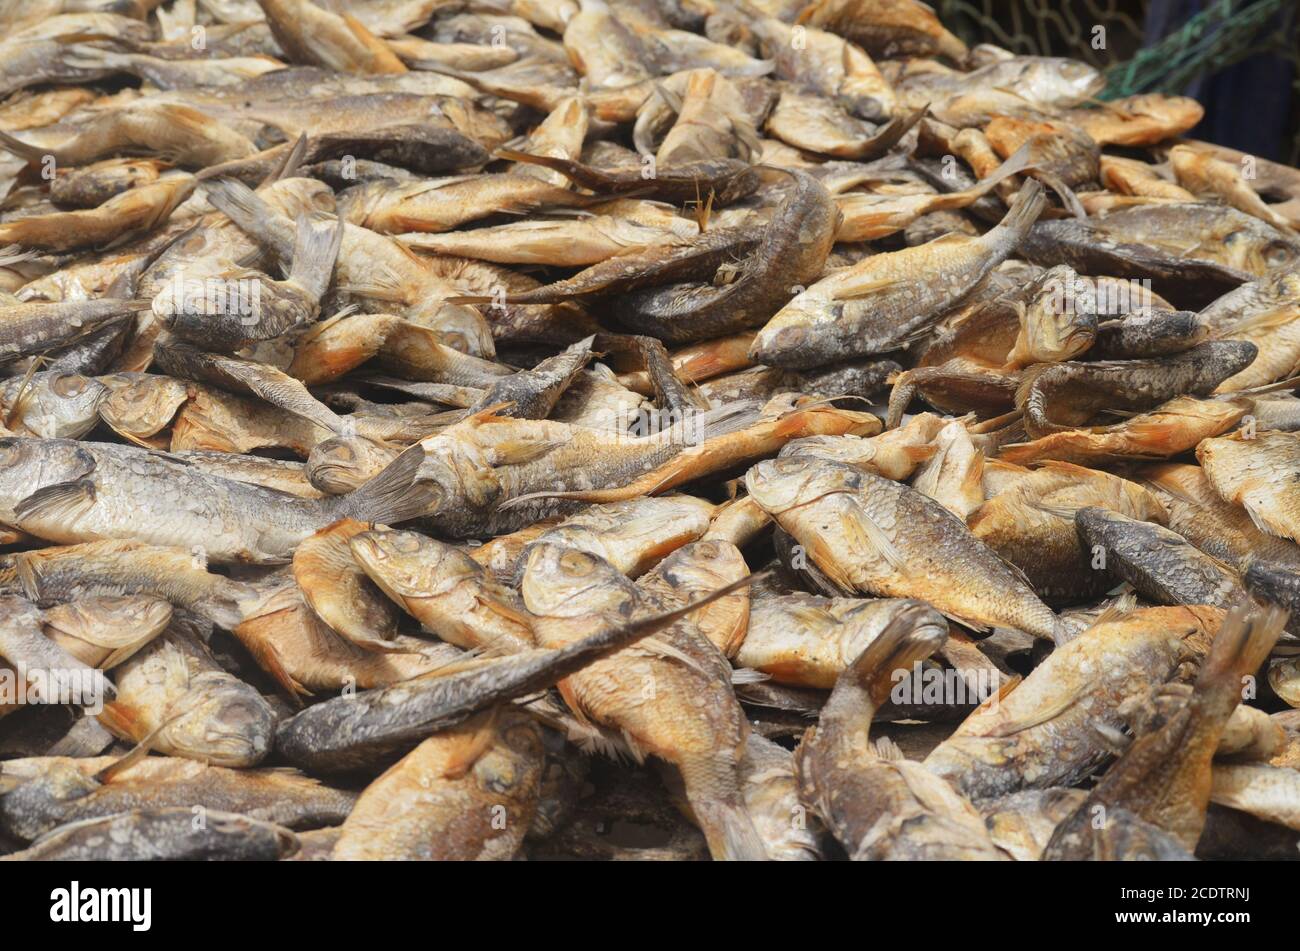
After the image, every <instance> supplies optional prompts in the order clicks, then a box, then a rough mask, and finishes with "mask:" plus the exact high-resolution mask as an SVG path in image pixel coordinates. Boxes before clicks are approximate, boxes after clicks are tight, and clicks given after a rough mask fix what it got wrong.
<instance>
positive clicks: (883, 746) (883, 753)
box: [875, 736, 907, 763]
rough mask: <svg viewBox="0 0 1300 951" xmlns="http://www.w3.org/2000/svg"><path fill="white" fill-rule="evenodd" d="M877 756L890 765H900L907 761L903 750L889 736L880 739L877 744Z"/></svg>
mask: <svg viewBox="0 0 1300 951" xmlns="http://www.w3.org/2000/svg"><path fill="white" fill-rule="evenodd" d="M875 748H876V755H877V756H878V757H880V758H881V759H883V760H885V761H886V762H889V763H900V762H902V761H903V760H905V759H907V756H906V755H905V754H904V753H903V748H902V747H901V746H899V745H898V744H897V743H895V742H894V741H893V740H891V739H890V738H889V737H887V736H882V737H879V738H878V739H877V740H876V742H875Z"/></svg>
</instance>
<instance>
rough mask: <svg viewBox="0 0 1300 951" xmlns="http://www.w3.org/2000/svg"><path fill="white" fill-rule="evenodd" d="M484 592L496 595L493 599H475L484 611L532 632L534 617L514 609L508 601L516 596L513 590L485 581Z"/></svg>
mask: <svg viewBox="0 0 1300 951" xmlns="http://www.w3.org/2000/svg"><path fill="white" fill-rule="evenodd" d="M483 590H484V591H485V592H486V593H489V594H493V595H494V596H493V597H487V598H483V597H479V598H475V600H476V601H477V602H478V603H479V604H481V605H482V606H483V607H484V609H486V610H488V611H491V612H492V613H493V614H495V615H497V616H498V617H502V618H505V619H506V620H507V621H513V622H514V623H516V624H522V625H523V626H524V627H526V628H528V630H530V631H531V630H532V628H533V620H534V619H533V616H532V615H531V614H529V613H528V612H526V611H521V610H518V609H516V608H514V607H513V606H512V605H511V604H510V602H509V601H508V600H507V599H508V598H511V597H514V596H515V594H514V589H513V588H507V587H505V586H504V585H498V584H496V583H495V582H492V581H484V583H483ZM497 592H499V593H497Z"/></svg>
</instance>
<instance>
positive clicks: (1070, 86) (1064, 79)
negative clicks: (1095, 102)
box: [1053, 59, 1106, 102]
mask: <svg viewBox="0 0 1300 951" xmlns="http://www.w3.org/2000/svg"><path fill="white" fill-rule="evenodd" d="M1053 69H1054V71H1055V74H1056V77H1057V79H1058V81H1059V82H1060V83H1061V85H1062V86H1063V87H1064V88H1065V89H1066V90H1068V91H1069V93H1070V94H1071V95H1073V96H1074V98H1075V101H1076V102H1082V101H1084V100H1085V99H1090V98H1092V97H1093V96H1095V95H1097V94H1098V93H1099V92H1101V91H1102V90H1103V89H1105V88H1106V77H1104V76H1102V75H1101V73H1100V72H1098V71H1097V70H1096V69H1094V68H1093V67H1092V66H1089V65H1088V64H1087V63H1084V62H1081V61H1079V60H1077V59H1058V60H1056V61H1055V62H1054V63H1053Z"/></svg>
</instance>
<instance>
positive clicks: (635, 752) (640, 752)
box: [619, 730, 650, 766]
mask: <svg viewBox="0 0 1300 951" xmlns="http://www.w3.org/2000/svg"><path fill="white" fill-rule="evenodd" d="M619 735H620V736H622V737H623V743H624V744H626V746H627V751H628V753H629V754H630V755H631V757H632V761H633V762H634V763H636V764H637V765H638V766H641V765H644V764H645V761H646V757H647V756H649V755H650V754H649V753H648V752H647V751H646V748H645V747H644V746H642V745H641V743H639V742H638V741H637V738H636V737H635V736H633V735H632V734H631V733H629V732H628V731H627V730H622V731H620V734H619Z"/></svg>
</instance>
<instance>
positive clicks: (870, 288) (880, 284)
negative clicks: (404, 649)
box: [835, 235, 946, 300]
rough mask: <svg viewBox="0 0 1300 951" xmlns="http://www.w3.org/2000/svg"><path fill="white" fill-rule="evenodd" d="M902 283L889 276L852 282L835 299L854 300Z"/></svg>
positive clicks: (840, 290)
mask: <svg viewBox="0 0 1300 951" xmlns="http://www.w3.org/2000/svg"><path fill="white" fill-rule="evenodd" d="M945 237H946V235H945ZM901 283H902V281H901V280H900V279H899V278H896V277H887V278H882V279H881V280H877V281H863V282H862V283H861V284H850V285H848V286H847V287H843V288H841V289H839V290H838V291H837V292H836V294H835V299H836V300H853V299H855V298H858V297H866V296H867V295H869V294H876V293H879V292H880V291H883V290H888V289H889V288H891V287H893V286H895V285H896V284H901Z"/></svg>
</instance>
